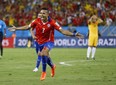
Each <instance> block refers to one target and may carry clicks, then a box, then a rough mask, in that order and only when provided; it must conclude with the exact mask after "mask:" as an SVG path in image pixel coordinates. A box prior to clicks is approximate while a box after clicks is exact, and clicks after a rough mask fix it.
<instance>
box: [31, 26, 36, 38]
mask: <svg viewBox="0 0 116 85" xmlns="http://www.w3.org/2000/svg"><path fill="white" fill-rule="evenodd" d="M30 33H31V36H32V38H33V39H36V38H37V37H36V36H35V34H34V32H33V30H32V28H30Z"/></svg>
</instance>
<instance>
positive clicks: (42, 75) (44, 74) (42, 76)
mask: <svg viewBox="0 0 116 85" xmlns="http://www.w3.org/2000/svg"><path fill="white" fill-rule="evenodd" d="M45 78H46V72H42V73H41V77H40V80H41V81H43V80H45Z"/></svg>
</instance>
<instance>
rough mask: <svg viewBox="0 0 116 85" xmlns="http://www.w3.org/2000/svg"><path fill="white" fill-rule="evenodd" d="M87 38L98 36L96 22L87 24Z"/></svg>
mask: <svg viewBox="0 0 116 85" xmlns="http://www.w3.org/2000/svg"><path fill="white" fill-rule="evenodd" d="M88 29H89V36H98V22H95V23H92V22H90V23H89V24H88Z"/></svg>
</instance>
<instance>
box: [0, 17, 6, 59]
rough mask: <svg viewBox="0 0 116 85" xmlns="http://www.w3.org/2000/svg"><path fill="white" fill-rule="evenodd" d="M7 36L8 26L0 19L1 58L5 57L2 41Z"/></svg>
mask: <svg viewBox="0 0 116 85" xmlns="http://www.w3.org/2000/svg"><path fill="white" fill-rule="evenodd" d="M5 36H6V24H5V22H4V21H3V20H1V19H0V52H1V55H0V58H2V56H3V46H2V41H3V38H5Z"/></svg>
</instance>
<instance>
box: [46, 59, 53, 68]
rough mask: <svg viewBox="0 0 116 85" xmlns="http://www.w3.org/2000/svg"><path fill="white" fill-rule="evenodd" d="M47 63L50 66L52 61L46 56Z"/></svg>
mask: <svg viewBox="0 0 116 85" xmlns="http://www.w3.org/2000/svg"><path fill="white" fill-rule="evenodd" d="M47 64H48V65H49V66H50V67H51V68H52V67H53V63H52V60H51V58H50V57H48V59H47Z"/></svg>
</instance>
